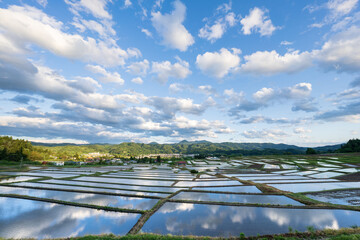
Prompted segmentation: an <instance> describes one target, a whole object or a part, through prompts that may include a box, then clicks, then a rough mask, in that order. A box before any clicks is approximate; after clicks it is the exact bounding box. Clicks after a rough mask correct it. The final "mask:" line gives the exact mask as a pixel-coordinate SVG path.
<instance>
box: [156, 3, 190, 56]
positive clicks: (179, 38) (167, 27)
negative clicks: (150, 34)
mask: <svg viewBox="0 0 360 240" xmlns="http://www.w3.org/2000/svg"><path fill="white" fill-rule="evenodd" d="M185 14H186V7H185V5H184V4H183V3H182V2H180V1H179V0H176V1H175V2H174V11H173V12H171V13H170V14H164V15H163V14H161V12H152V13H151V16H152V17H151V22H152V24H153V26H154V28H155V29H156V31H157V32H158V34H159V35H160V36H161V38H162V41H163V44H165V45H166V46H169V47H171V48H175V49H178V50H180V51H186V50H187V49H188V47H189V46H191V45H193V44H194V42H195V41H194V38H193V36H192V35H191V34H190V33H189V32H188V31H187V30H186V28H185V26H184V25H183V22H184V20H185Z"/></svg>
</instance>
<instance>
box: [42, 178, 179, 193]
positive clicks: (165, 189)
mask: <svg viewBox="0 0 360 240" xmlns="http://www.w3.org/2000/svg"><path fill="white" fill-rule="evenodd" d="M41 182H44V183H56V184H69V185H78V186H89V187H103V188H119V189H133V190H139V191H142V190H145V191H159V192H176V191H177V190H179V189H176V188H173V187H151V186H136V185H120V184H111V183H96V182H82V181H76V180H71V181H67V180H55V179H51V180H45V181H41Z"/></svg>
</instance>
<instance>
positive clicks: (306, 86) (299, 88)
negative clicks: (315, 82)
mask: <svg viewBox="0 0 360 240" xmlns="http://www.w3.org/2000/svg"><path fill="white" fill-rule="evenodd" d="M311 91H312V86H311V83H298V84H296V85H294V86H293V87H289V88H285V89H283V90H282V91H281V94H280V95H283V96H284V97H285V98H286V97H288V98H293V99H299V98H306V97H308V96H309V95H310V94H311Z"/></svg>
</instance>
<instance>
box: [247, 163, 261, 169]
mask: <svg viewBox="0 0 360 240" xmlns="http://www.w3.org/2000/svg"><path fill="white" fill-rule="evenodd" d="M263 166H264V164H252V165H249V167H248V168H252V169H262V167H263Z"/></svg>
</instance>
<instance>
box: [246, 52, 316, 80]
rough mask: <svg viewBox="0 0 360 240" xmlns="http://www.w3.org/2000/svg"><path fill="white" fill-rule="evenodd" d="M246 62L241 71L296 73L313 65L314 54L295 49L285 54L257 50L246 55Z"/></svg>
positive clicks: (256, 73)
mask: <svg viewBox="0 0 360 240" xmlns="http://www.w3.org/2000/svg"><path fill="white" fill-rule="evenodd" d="M244 59H245V63H244V64H242V65H241V70H240V71H241V72H245V73H251V74H255V75H273V74H279V73H295V72H299V71H301V70H303V69H305V68H308V67H310V66H311V65H312V55H311V53H309V52H302V53H299V51H293V52H288V53H285V54H284V55H283V56H282V55H280V54H279V53H277V52H276V51H275V50H273V51H270V52H269V51H257V52H255V53H253V54H251V55H246V56H244Z"/></svg>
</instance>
